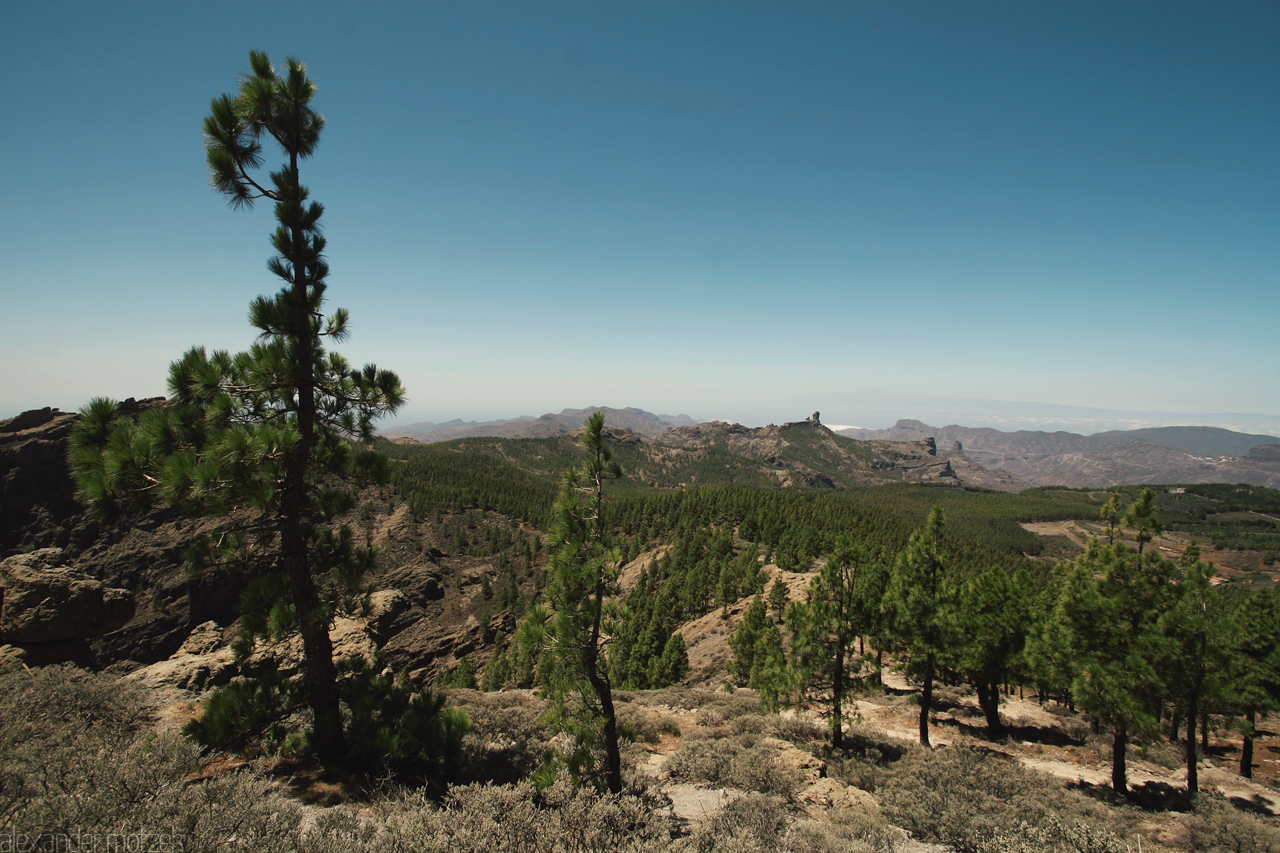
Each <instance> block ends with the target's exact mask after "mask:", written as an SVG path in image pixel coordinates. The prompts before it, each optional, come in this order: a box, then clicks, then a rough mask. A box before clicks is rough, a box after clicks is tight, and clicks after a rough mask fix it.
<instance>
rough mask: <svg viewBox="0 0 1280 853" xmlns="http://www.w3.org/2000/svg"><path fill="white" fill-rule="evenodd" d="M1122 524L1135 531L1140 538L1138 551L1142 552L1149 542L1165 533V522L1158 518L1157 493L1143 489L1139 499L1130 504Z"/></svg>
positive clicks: (1121, 520) (1121, 521) (1134, 533)
mask: <svg viewBox="0 0 1280 853" xmlns="http://www.w3.org/2000/svg"><path fill="white" fill-rule="evenodd" d="M1120 524H1121V525H1122V526H1124V527H1127V528H1129V529H1130V530H1132V531H1133V535H1134V538H1135V539H1137V540H1138V553H1139V554H1141V553H1142V551H1143V548H1144V547H1145V546H1146V544H1147V543H1148V542H1150V541H1151V540H1152V539H1154V538H1155V537H1157V536H1160V535H1161V534H1163V533H1164V524H1163V523H1161V521H1160V520H1159V519H1158V518H1156V493H1155V490H1153V489H1143V490H1142V492H1141V493H1140V494H1139V495H1138V499H1137V500H1135V501H1134V502H1133V503H1132V504H1130V505H1129V508H1128V509H1126V510H1125V511H1124V516H1123V517H1122V518H1121V519H1120Z"/></svg>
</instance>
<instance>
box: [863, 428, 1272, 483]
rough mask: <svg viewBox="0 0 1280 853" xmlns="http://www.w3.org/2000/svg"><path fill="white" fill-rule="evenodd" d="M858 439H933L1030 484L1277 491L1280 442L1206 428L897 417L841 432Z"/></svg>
mask: <svg viewBox="0 0 1280 853" xmlns="http://www.w3.org/2000/svg"><path fill="white" fill-rule="evenodd" d="M841 434H842V435H845V436H849V437H851V438H856V439H860V440H889V441H920V440H923V439H926V438H933V439H934V440H935V441H936V442H937V443H938V446H940V447H943V448H949V451H948V453H947V455H948V457H949V458H952V459H955V458H957V457H959V458H969V459H972V460H974V461H975V462H977V463H979V464H981V465H982V466H984V467H986V468H995V469H1000V470H1003V471H1006V472H1008V473H1009V474H1010V475H1012V476H1013V477H1016V478H1017V479H1018V480H1021V481H1023V482H1025V483H1027V484H1029V485H1037V486H1043V485H1061V486H1072V487H1076V488H1103V487H1107V486H1112V485H1116V484H1122V483H1128V484H1141V483H1246V484H1249V485H1255V486H1268V487H1270V488H1276V487H1278V486H1280V438H1275V437H1273V436H1264V435H1245V434H1243V433H1237V432H1232V431H1230V430H1223V429H1216V428H1211V427H1163V428H1160V429H1141V430H1131V431H1127V432H1124V431H1112V432H1105V433H1098V434H1097V435H1089V436H1085V435H1077V434H1075V433H1070V432H1053V433H1047V432H1038V431H1028V430H1020V431H1018V432H1012V433H1009V432H1001V431H1000V430H994V429H989V428H986V427H983V428H973V427H961V426H955V425H951V426H945V427H934V426H929V425H928V424H925V423H922V422H920V421H916V420H900V421H898V422H897V423H896V424H895V425H894V426H893V427H891V428H890V429H887V430H860V429H847V430H841Z"/></svg>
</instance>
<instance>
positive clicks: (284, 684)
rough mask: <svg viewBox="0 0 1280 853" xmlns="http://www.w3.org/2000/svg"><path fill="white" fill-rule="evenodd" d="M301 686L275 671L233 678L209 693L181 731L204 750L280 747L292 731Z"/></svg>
mask: <svg viewBox="0 0 1280 853" xmlns="http://www.w3.org/2000/svg"><path fill="white" fill-rule="evenodd" d="M300 687H301V685H300V684H299V683H298V682H296V681H289V680H288V679H285V678H283V677H282V676H281V675H280V674H279V673H276V672H273V673H269V674H267V675H264V676H262V677H260V678H256V679H254V680H252V681H249V680H236V681H232V682H231V683H230V684H225V685H223V686H222V687H219V688H217V689H216V690H214V691H213V692H212V693H210V694H209V697H208V698H207V699H205V701H204V704H203V705H202V706H201V709H200V716H199V717H197V718H195V719H193V720H191V721H190V722H189V723H187V724H186V726H184V727H183V729H182V733H183V734H184V735H186V736H187V737H189V738H191V739H192V740H194V741H195V742H196V743H198V744H200V746H202V747H204V748H205V749H218V750H234V749H244V748H246V747H248V746H250V745H253V746H258V747H266V748H268V749H272V748H277V747H279V745H280V744H281V743H283V742H284V740H285V738H286V736H288V735H289V734H290V732H291V731H292V729H291V728H290V727H289V726H288V725H287V724H286V721H287V720H288V719H289V717H290V716H291V715H292V714H293V712H294V709H295V706H296V704H297V703H298V702H299V701H300V695H299V694H300V693H301V689H300Z"/></svg>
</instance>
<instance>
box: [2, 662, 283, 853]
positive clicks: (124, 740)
mask: <svg viewBox="0 0 1280 853" xmlns="http://www.w3.org/2000/svg"><path fill="white" fill-rule="evenodd" d="M141 699H142V694H141V691H140V690H139V688H138V687H137V685H135V684H133V683H132V682H128V681H121V680H119V679H117V678H115V677H113V676H107V675H95V674H91V673H87V672H83V671H80V670H76V669H74V668H70V667H49V668H45V669H41V670H34V671H31V672H15V673H10V674H8V675H5V676H3V677H0V837H2V838H4V839H5V840H6V841H8V842H10V843H11V845H12V847H13V849H28V850H77V849H80V850H89V849H139V850H141V849H157V850H159V849H165V850H177V849H180V850H185V851H194V852H195V853H204V851H209V853H213V851H219V850H225V849H228V847H233V846H238V847H239V848H240V849H246V850H257V851H264V853H273V851H285V850H292V849H293V842H292V838H293V836H294V835H295V833H296V830H297V828H298V826H299V825H300V823H301V810H300V809H299V808H298V807H297V806H296V805H295V804H293V803H291V802H289V801H288V800H286V799H285V798H284V796H282V794H281V793H280V792H279V791H278V790H277V788H276V786H274V785H273V784H272V783H271V782H269V781H268V780H267V779H265V778H264V777H263V776H261V775H260V774H258V773H255V772H253V771H252V770H245V771H241V772H235V773H226V774H224V775H222V776H220V777H217V778H213V779H207V780H204V781H201V782H198V783H192V782H191V781H190V777H191V775H192V773H193V771H194V770H196V769H197V768H198V767H199V763H200V757H199V749H198V748H197V747H196V746H195V745H194V744H192V743H190V742H189V741H187V740H185V739H183V738H180V737H177V736H174V735H156V734H154V733H153V732H151V731H150V730H149V728H148V727H147V726H145V725H144V723H147V722H149V721H148V718H147V715H146V713H145V710H144V707H143V705H142V701H141Z"/></svg>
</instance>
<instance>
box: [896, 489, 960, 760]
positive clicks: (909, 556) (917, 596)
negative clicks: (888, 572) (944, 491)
mask: <svg viewBox="0 0 1280 853" xmlns="http://www.w3.org/2000/svg"><path fill="white" fill-rule="evenodd" d="M945 524H946V517H945V516H944V515H943V512H942V507H940V506H935V507H934V508H933V510H932V511H931V512H930V513H929V519H928V521H927V522H926V523H925V526H924V527H922V528H920V529H919V530H916V531H914V532H913V533H912V534H911V538H910V540H909V541H908V543H907V548H906V550H905V551H903V552H902V553H901V554H900V555H899V556H898V560H897V562H896V563H895V564H894V568H893V576H892V579H891V580H890V583H889V589H888V592H887V593H886V595H885V603H884V606H885V609H886V611H887V612H888V614H889V616H890V621H891V622H892V625H893V628H892V632H893V635H894V637H895V639H896V640H897V641H898V643H899V644H900V645H901V646H902V647H903V648H905V649H906V650H907V652H908V653H909V654H910V655H911V657H912V663H913V665H919V671H920V673H921V687H920V743H921V744H922V745H924V746H929V745H930V744H929V711H930V709H931V706H932V704H933V678H934V675H935V671H936V668H937V665H938V657H939V655H940V654H942V653H943V652H944V651H945V650H946V649H948V648H950V646H951V644H950V643H949V642H948V630H947V627H948V620H949V615H948V608H949V606H950V602H951V598H952V597H953V594H954V590H953V589H952V584H951V579H950V578H949V577H948V571H947V565H946V562H945V561H944V559H943V556H942V551H941V546H940V543H939V540H940V539H941V537H942V530H943V527H944V526H945ZM921 664H922V665H921Z"/></svg>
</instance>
